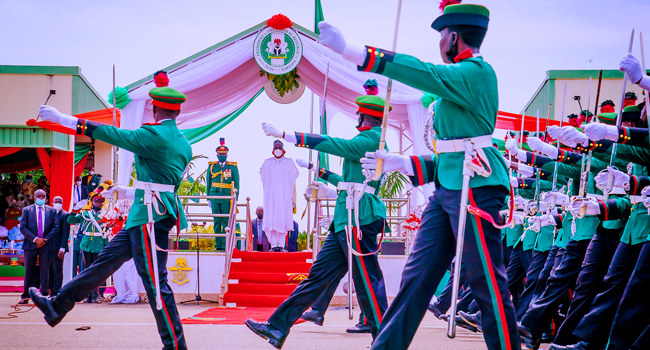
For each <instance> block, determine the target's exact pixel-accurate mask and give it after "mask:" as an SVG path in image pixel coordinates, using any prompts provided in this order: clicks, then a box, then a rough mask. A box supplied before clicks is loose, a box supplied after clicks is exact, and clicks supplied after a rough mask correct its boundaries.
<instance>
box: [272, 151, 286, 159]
mask: <svg viewBox="0 0 650 350" xmlns="http://www.w3.org/2000/svg"><path fill="white" fill-rule="evenodd" d="M283 154H284V152H282V150H281V149H276V150H273V155H274V156H275V157H276V158H280V157H282V155H283Z"/></svg>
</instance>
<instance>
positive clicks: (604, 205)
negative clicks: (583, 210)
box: [598, 199, 609, 221]
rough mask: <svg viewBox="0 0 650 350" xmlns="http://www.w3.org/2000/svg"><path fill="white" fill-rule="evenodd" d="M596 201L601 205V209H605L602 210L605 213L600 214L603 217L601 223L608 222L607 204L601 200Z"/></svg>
mask: <svg viewBox="0 0 650 350" xmlns="http://www.w3.org/2000/svg"><path fill="white" fill-rule="evenodd" d="M598 201H599V202H600V203H601V204H602V205H603V208H604V209H605V210H604V211H605V212H604V213H601V214H602V215H603V216H604V219H603V220H602V221H607V220H609V215H608V214H609V213H608V212H607V203H606V202H605V201H604V200H602V199H599V200H598Z"/></svg>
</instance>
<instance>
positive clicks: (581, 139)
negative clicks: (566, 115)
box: [554, 126, 589, 148]
mask: <svg viewBox="0 0 650 350" xmlns="http://www.w3.org/2000/svg"><path fill="white" fill-rule="evenodd" d="M554 138H555V137H554ZM558 140H560V141H561V142H562V143H563V144H565V145H567V146H569V147H572V148H573V147H576V146H577V145H578V144H581V145H582V146H587V144H588V143H589V138H588V137H587V135H585V134H583V133H581V132H580V131H578V129H576V128H574V127H573V126H565V127H563V128H562V133H561V135H560V137H559V138H558Z"/></svg>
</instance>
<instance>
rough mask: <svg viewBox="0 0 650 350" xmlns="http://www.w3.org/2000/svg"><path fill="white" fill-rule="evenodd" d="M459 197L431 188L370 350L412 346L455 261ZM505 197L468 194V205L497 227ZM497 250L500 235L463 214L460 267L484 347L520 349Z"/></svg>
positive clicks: (495, 191) (489, 191) (486, 191)
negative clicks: (479, 319)
mask: <svg viewBox="0 0 650 350" xmlns="http://www.w3.org/2000/svg"><path fill="white" fill-rule="evenodd" d="M460 192H461V191H455V190H454V191H453V190H448V189H446V188H444V187H442V186H440V185H439V184H438V185H437V189H436V192H435V193H434V195H433V196H432V197H431V198H430V200H429V204H428V205H427V207H426V209H425V210H424V212H423V213H422V222H421V224H420V229H419V230H418V232H417V234H416V236H415V242H414V243H413V251H412V252H411V255H410V256H409V257H408V259H407V261H406V266H405V267H404V271H403V273H402V283H401V285H400V290H399V292H398V293H397V296H396V297H395V300H394V301H393V303H392V304H391V306H390V308H389V309H388V311H387V312H386V316H385V318H384V322H383V323H382V325H381V329H380V330H379V335H378V336H377V338H376V339H375V342H374V343H373V346H372V348H373V349H390V350H399V349H406V348H408V346H409V345H410V343H411V341H412V340H413V336H414V335H415V332H416V331H417V329H418V326H419V324H420V322H421V321H422V318H423V317H424V314H425V313H426V311H427V306H428V305H429V302H430V301H431V297H432V296H433V293H434V292H435V291H436V289H437V287H438V284H439V283H440V280H441V279H442V277H443V276H444V275H445V271H446V270H447V267H448V266H449V264H450V263H451V260H452V259H453V258H454V255H455V251H456V249H455V247H456V234H457V230H458V215H459V211H460V195H461V193H460ZM506 195H507V191H506V189H505V188H504V187H500V186H486V187H479V188H474V189H471V190H470V194H469V203H470V204H472V205H473V206H475V207H479V208H481V209H483V210H484V211H486V212H487V213H488V214H489V215H491V216H492V217H493V218H496V219H495V220H496V221H497V222H498V221H499V218H500V215H499V210H500V209H501V207H502V205H503V202H504V199H505V196H506ZM502 249H503V248H502V245H501V232H500V230H499V229H496V228H495V227H493V226H492V225H491V224H490V223H489V222H487V221H485V220H482V219H478V217H476V216H474V215H471V214H468V215H467V222H466V229H465V243H464V246H463V261H462V263H463V264H464V265H465V269H466V271H467V278H468V280H469V284H470V287H471V289H472V294H473V296H474V298H475V299H476V302H477V303H478V305H479V308H480V309H481V311H482V313H483V315H482V321H483V335H484V337H485V341H486V343H487V346H488V348H489V349H499V350H501V349H504V348H505V349H520V348H521V344H520V341H519V335H518V333H517V320H516V319H515V310H514V307H513V306H512V301H511V300H510V292H509V291H508V279H507V278H506V269H505V266H504V264H503V252H502ZM452 297H454V296H452Z"/></svg>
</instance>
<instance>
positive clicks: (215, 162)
mask: <svg viewBox="0 0 650 350" xmlns="http://www.w3.org/2000/svg"><path fill="white" fill-rule="evenodd" d="M208 164H219V162H216V161H215V162H208Z"/></svg>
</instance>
